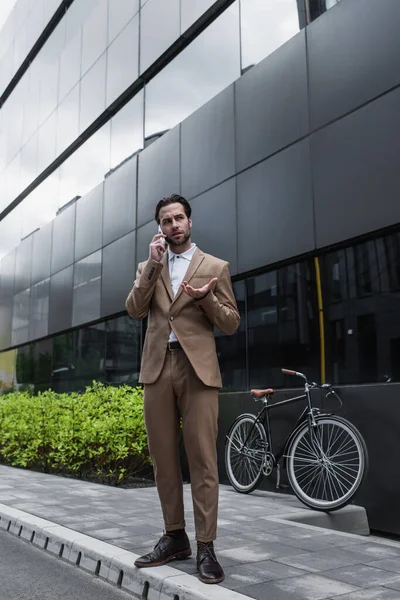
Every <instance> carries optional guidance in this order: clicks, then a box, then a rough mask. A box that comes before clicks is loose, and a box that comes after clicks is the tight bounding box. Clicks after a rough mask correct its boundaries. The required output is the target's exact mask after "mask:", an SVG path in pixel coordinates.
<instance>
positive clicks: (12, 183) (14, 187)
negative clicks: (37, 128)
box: [5, 136, 37, 206]
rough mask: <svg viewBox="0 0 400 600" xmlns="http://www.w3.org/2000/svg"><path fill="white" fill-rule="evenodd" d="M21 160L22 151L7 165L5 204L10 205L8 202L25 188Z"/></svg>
mask: <svg viewBox="0 0 400 600" xmlns="http://www.w3.org/2000/svg"><path fill="white" fill-rule="evenodd" d="M35 137H36V136H35ZM36 143H37V140H36ZM21 162H22V156H21V153H19V154H17V156H16V157H15V158H14V160H13V161H11V163H10V164H9V165H8V167H7V171H6V173H7V192H6V202H5V206H8V204H10V202H12V200H14V199H15V198H16V197H17V196H18V194H19V193H20V192H21V191H22V189H23V179H21Z"/></svg>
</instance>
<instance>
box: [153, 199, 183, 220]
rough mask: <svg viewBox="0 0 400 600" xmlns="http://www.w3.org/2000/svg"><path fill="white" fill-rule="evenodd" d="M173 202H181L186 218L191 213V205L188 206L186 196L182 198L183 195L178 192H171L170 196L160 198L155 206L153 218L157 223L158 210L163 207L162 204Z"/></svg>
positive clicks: (166, 204)
mask: <svg viewBox="0 0 400 600" xmlns="http://www.w3.org/2000/svg"><path fill="white" fill-rule="evenodd" d="M175 202H179V204H182V206H183V208H184V210H185V214H186V216H187V218H188V219H190V215H191V214H192V207H191V206H190V204H189V202H188V201H187V200H186V198H184V197H183V196H179V194H171V196H167V197H166V198H162V199H161V200H160V201H159V202H158V203H157V206H156V213H155V219H156V221H157V223H160V219H159V216H158V215H159V214H160V210H161V209H162V208H164V206H168V204H174V203H175Z"/></svg>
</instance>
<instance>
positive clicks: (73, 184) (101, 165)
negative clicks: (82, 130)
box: [60, 122, 110, 207]
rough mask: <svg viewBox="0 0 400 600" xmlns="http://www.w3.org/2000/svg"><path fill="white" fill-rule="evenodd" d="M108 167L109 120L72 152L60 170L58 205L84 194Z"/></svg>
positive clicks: (97, 182) (98, 181)
mask: <svg viewBox="0 0 400 600" xmlns="http://www.w3.org/2000/svg"><path fill="white" fill-rule="evenodd" d="M109 169H110V122H108V123H106V124H105V125H104V126H103V127H102V128H101V129H99V130H98V131H97V132H96V133H95V134H94V135H92V137H90V138H89V139H88V140H87V142H85V143H84V144H83V145H82V146H81V147H80V148H78V150H76V151H75V152H74V154H72V155H71V156H70V157H69V158H68V159H67V160H66V161H65V162H64V163H63V164H62V165H61V171H60V207H62V206H64V205H65V204H67V203H68V202H69V201H70V200H72V199H73V198H75V197H76V196H84V195H85V194H87V193H88V192H90V191H91V190H92V189H93V188H94V187H96V186H97V185H98V184H99V183H101V182H102V181H103V179H104V177H105V175H106V173H107V172H108V171H109Z"/></svg>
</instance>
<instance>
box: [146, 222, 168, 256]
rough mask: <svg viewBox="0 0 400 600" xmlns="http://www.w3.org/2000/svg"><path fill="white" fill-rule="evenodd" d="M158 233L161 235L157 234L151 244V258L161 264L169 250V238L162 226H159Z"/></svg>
mask: <svg viewBox="0 0 400 600" xmlns="http://www.w3.org/2000/svg"><path fill="white" fill-rule="evenodd" d="M158 232H159V233H156V235H155V236H154V237H153V239H152V240H151V242H150V254H149V258H152V259H153V260H155V261H156V262H161V260H162V257H163V256H164V252H165V251H166V249H167V248H166V244H165V238H166V237H167V236H166V235H164V234H163V232H162V230H161V227H160V226H158Z"/></svg>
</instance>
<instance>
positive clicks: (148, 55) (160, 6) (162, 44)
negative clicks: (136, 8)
mask: <svg viewBox="0 0 400 600" xmlns="http://www.w3.org/2000/svg"><path fill="white" fill-rule="evenodd" d="M179 9H180V7H179V0H168V2H166V1H165V0H148V2H146V4H145V5H144V6H143V8H142V11H141V22H140V72H141V73H143V71H145V70H146V69H148V67H150V65H151V64H152V63H153V62H155V61H156V60H157V58H158V57H159V56H160V55H161V54H162V53H163V52H164V51H165V50H166V49H167V48H168V47H169V46H171V44H172V43H173V42H174V41H175V40H176V39H178V37H179V33H180V19H179Z"/></svg>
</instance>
